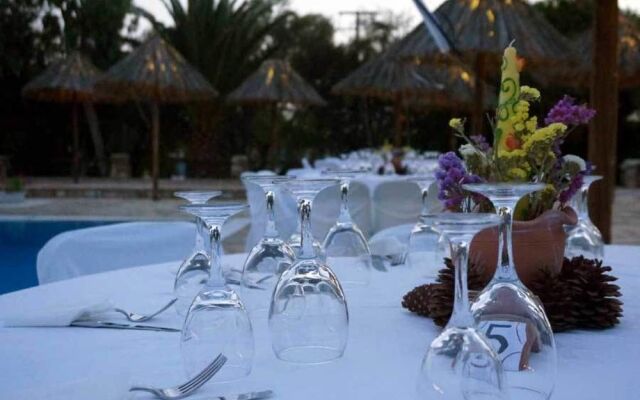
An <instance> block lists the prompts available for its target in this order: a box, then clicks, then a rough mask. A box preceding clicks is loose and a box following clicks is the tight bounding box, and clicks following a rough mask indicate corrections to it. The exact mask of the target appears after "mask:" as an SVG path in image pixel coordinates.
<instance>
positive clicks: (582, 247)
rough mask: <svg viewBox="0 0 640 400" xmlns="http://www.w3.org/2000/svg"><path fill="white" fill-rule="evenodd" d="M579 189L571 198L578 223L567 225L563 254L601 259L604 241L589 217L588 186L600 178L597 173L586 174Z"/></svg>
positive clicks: (570, 256) (571, 256)
mask: <svg viewBox="0 0 640 400" xmlns="http://www.w3.org/2000/svg"><path fill="white" fill-rule="evenodd" d="M583 179H584V180H583V183H582V187H581V188H580V191H579V192H578V193H577V194H576V195H575V196H573V198H572V199H571V207H573V209H574V210H575V211H576V213H577V214H578V223H577V224H576V225H574V226H570V227H569V231H568V232H567V245H566V250H565V255H566V256H567V257H569V258H573V257H577V256H584V257H586V258H591V259H594V258H597V259H600V260H601V259H602V258H603V257H604V241H603V240H602V234H601V233H600V230H599V229H598V228H597V227H596V226H595V225H594V224H593V222H591V218H589V203H588V197H589V187H590V186H591V184H592V183H593V182H595V181H598V180H600V179H602V176H599V175H586V176H585V177H584V178H583Z"/></svg>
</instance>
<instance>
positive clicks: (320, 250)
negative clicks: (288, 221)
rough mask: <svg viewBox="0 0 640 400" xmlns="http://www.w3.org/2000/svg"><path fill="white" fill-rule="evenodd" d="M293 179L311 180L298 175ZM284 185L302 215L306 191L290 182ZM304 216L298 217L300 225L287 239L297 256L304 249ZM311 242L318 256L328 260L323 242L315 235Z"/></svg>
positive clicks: (292, 179) (334, 180)
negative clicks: (302, 233) (301, 208)
mask: <svg viewBox="0 0 640 400" xmlns="http://www.w3.org/2000/svg"><path fill="white" fill-rule="evenodd" d="M290 178H291V180H290V181H289V182H295V181H303V180H304V181H309V180H310V178H296V177H290ZM332 180H333V182H334V184H335V183H337V182H338V180H337V179H332ZM284 187H285V188H286V189H287V191H288V192H289V193H290V194H291V195H292V196H293V197H294V198H295V199H296V204H297V206H298V215H299V216H300V215H302V211H301V210H300V207H301V206H302V203H303V202H304V200H305V198H304V196H305V195H304V193H306V192H305V191H304V190H297V189H296V188H297V186H296V185H295V184H294V185H289V184H285V185H284ZM301 232H302V218H298V225H297V226H296V229H295V230H294V231H293V232H292V233H291V236H290V237H289V240H287V244H288V245H289V247H290V248H291V249H292V250H293V253H294V254H295V255H296V257H298V256H299V255H300V251H301V249H302V235H301ZM311 242H312V245H313V249H314V250H315V252H316V254H317V255H318V257H319V258H320V259H321V260H322V261H323V262H324V261H327V254H326V252H325V251H324V247H322V244H321V243H320V242H319V241H318V240H317V239H316V238H314V237H313V235H311Z"/></svg>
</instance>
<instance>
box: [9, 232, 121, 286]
mask: <svg viewBox="0 0 640 400" xmlns="http://www.w3.org/2000/svg"><path fill="white" fill-rule="evenodd" d="M117 222H120V221H111V220H106V221H99V220H96V221H88V220H14V219H9V220H0V294H2V293H7V292H12V291H14V290H19V289H24V288H27V287H30V286H36V285H37V284H38V277H37V274H36V257H37V255H38V251H40V248H42V246H44V244H45V243H46V242H47V241H48V240H49V239H51V238H52V237H54V236H55V235H57V234H59V233H62V232H65V231H70V230H73V229H81V228H89V227H92V226H99V225H108V224H113V223H117Z"/></svg>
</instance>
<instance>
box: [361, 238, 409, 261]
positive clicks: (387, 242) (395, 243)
mask: <svg viewBox="0 0 640 400" xmlns="http://www.w3.org/2000/svg"><path fill="white" fill-rule="evenodd" d="M369 249H371V254H372V255H378V256H382V257H384V256H388V255H392V254H402V253H404V252H406V251H407V245H406V244H405V243H402V241H400V239H398V238H397V237H395V236H387V237H374V238H372V239H371V240H370V241H369Z"/></svg>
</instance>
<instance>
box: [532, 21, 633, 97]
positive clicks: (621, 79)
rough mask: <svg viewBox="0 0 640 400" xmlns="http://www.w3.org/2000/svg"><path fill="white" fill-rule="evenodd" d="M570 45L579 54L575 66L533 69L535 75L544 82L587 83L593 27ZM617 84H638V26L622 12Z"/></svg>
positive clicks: (588, 81) (588, 80)
mask: <svg viewBox="0 0 640 400" xmlns="http://www.w3.org/2000/svg"><path fill="white" fill-rule="evenodd" d="M572 42H573V47H574V48H575V49H576V53H577V54H578V55H579V57H580V64H579V65H578V67H577V68H566V69H560V70H558V69H554V70H552V71H540V72H537V73H536V74H535V75H536V78H539V79H540V80H542V81H544V82H545V83H554V84H561V85H564V86H574V87H588V86H589V84H590V75H591V70H592V68H593V62H592V60H593V29H589V30H587V31H585V32H583V33H582V34H580V35H578V36H577V37H576V38H575V39H574V40H573V41H572ZM618 52H619V54H618V87H620V88H623V89H624V88H632V87H637V86H640V30H638V28H637V27H636V26H635V24H633V22H632V21H630V20H629V19H628V18H627V17H625V16H624V15H623V14H620V15H619V17H618Z"/></svg>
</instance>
